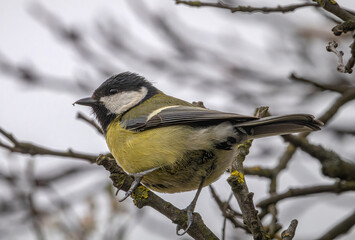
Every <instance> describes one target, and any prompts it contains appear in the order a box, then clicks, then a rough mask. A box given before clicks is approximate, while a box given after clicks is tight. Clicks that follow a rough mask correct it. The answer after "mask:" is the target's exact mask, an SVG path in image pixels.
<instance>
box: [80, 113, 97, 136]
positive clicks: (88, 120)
mask: <svg viewBox="0 0 355 240" xmlns="http://www.w3.org/2000/svg"><path fill="white" fill-rule="evenodd" d="M76 118H77V119H81V120H83V121H84V122H87V123H88V124H89V125H91V126H93V127H94V128H95V129H96V130H97V131H98V132H99V133H100V134H101V135H103V134H104V132H103V131H102V128H101V127H100V126H99V125H97V123H96V122H95V121H94V120H92V119H90V118H88V117H86V116H85V115H84V114H82V113H80V112H79V113H78V114H77V115H76Z"/></svg>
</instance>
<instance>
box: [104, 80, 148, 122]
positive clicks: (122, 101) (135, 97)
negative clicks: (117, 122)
mask: <svg viewBox="0 0 355 240" xmlns="http://www.w3.org/2000/svg"><path fill="white" fill-rule="evenodd" d="M147 93H148V89H147V88H146V87H142V88H141V89H140V90H139V91H128V92H119V93H116V94H114V95H110V96H105V97H102V98H100V102H102V103H103V104H104V105H105V107H106V108H107V109H108V110H109V111H110V113H115V114H117V115H119V114H121V113H123V112H125V111H127V110H128V109H130V108H131V107H133V106H135V105H136V104H137V103H139V102H140V101H141V100H143V98H145V96H146V95H147Z"/></svg>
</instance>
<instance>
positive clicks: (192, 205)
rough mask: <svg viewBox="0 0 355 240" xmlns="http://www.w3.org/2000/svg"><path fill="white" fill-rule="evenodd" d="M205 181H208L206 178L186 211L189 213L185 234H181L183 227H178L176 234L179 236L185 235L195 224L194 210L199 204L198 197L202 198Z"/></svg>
mask: <svg viewBox="0 0 355 240" xmlns="http://www.w3.org/2000/svg"><path fill="white" fill-rule="evenodd" d="M205 180H206V176H204V177H202V180H201V183H200V185H199V187H198V189H197V192H196V194H195V197H194V199H193V200H192V202H191V203H190V204H189V205H188V206H187V207H186V208H185V209H184V210H186V211H187V227H186V229H185V231H184V232H183V233H179V230H180V229H181V226H180V225H179V224H178V225H177V226H176V234H177V235H178V236H182V235H184V234H185V233H186V232H187V231H188V230H189V228H190V227H191V225H192V223H193V220H194V215H193V213H194V210H195V206H196V203H197V199H198V197H199V196H200V193H201V190H202V188H203V184H204V183H205Z"/></svg>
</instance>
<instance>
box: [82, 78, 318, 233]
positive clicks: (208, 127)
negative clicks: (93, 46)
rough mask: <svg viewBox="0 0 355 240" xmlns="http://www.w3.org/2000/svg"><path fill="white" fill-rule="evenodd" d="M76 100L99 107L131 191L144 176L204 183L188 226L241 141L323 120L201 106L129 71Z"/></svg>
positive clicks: (158, 184)
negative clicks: (205, 190) (129, 179)
mask: <svg viewBox="0 0 355 240" xmlns="http://www.w3.org/2000/svg"><path fill="white" fill-rule="evenodd" d="M75 104H80V105H86V106H90V107H91V108H92V109H93V112H94V114H95V116H96V118H97V120H98V122H99V123H100V125H101V127H102V129H103V131H104V133H105V137H106V142H107V145H108V147H109V149H110V151H111V153H112V155H113V156H114V158H115V159H116V161H117V163H118V165H119V166H120V167H121V168H122V169H123V170H124V171H125V172H126V173H127V174H130V175H132V176H134V177H135V181H134V183H133V184H132V187H131V189H130V190H129V191H128V192H127V193H126V196H125V198H127V197H128V196H129V195H130V194H131V192H132V191H133V190H134V188H135V187H136V186H137V185H138V184H139V183H140V182H141V183H142V184H144V185H145V186H146V187H148V188H150V189H152V190H154V191H158V192H163V193H176V192H184V191H190V190H195V189H198V191H197V193H196V196H195V198H194V201H193V202H192V203H191V204H190V205H189V207H188V208H187V212H188V227H189V226H190V225H191V223H192V219H193V215H192V213H193V210H194V206H195V204H196V200H197V197H198V194H199V193H200V191H201V189H202V187H204V186H207V185H210V184H211V183H213V182H214V181H216V180H217V179H218V177H220V176H221V175H222V174H223V173H224V172H225V170H226V169H227V168H228V167H229V166H230V165H231V163H232V161H233V154H234V152H235V150H236V148H237V145H238V144H240V143H243V142H245V141H246V140H248V139H255V138H262V137H268V136H273V135H282V134H290V133H298V132H305V131H314V130H319V129H320V127H321V126H322V123H321V122H320V121H318V120H315V119H314V117H313V116H312V115H309V114H292V115H285V116H276V117H275V116H274V117H266V118H256V117H252V116H245V115H239V114H235V113H225V112H220V111H214V110H209V109H206V108H201V107H196V106H194V105H193V104H191V103H188V102H186V101H183V100H180V99H177V98H174V97H171V96H168V95H166V94H164V93H163V92H161V91H160V90H158V89H157V88H155V87H154V86H153V85H152V84H151V83H150V82H149V81H147V80H146V79H145V78H144V77H142V76H139V75H137V74H135V73H130V72H124V73H120V74H118V75H115V76H112V77H110V78H109V79H107V80H106V81H105V82H103V83H102V84H101V85H100V86H99V87H98V88H97V89H96V90H95V91H94V93H93V95H92V96H91V97H88V98H83V99H80V100H78V101H76V102H75ZM125 198H124V199H125ZM188 227H187V229H188ZM187 229H186V231H187ZM186 231H185V232H186Z"/></svg>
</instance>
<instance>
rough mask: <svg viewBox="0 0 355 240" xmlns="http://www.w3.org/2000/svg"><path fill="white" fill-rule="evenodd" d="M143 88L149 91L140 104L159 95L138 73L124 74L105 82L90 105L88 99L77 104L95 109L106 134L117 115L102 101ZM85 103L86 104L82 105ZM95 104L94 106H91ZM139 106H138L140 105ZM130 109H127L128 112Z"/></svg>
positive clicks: (94, 95)
mask: <svg viewBox="0 0 355 240" xmlns="http://www.w3.org/2000/svg"><path fill="white" fill-rule="evenodd" d="M142 87H144V88H146V89H147V93H146V95H145V97H144V98H143V99H142V100H141V101H140V102H139V103H138V104H140V103H141V102H144V101H145V100H147V99H149V98H151V97H152V96H154V95H155V94H157V93H158V89H157V88H155V87H154V86H153V85H152V84H151V83H150V82H149V81H148V80H146V79H145V78H144V77H142V76H139V75H138V74H136V73H131V72H123V73H120V74H117V75H114V76H112V77H110V78H109V79H107V80H106V81H105V82H103V83H102V84H101V85H100V86H99V87H98V88H97V89H96V90H95V91H94V93H93V95H92V97H91V99H92V101H90V104H86V102H87V101H86V99H84V100H85V101H84V100H83V99H81V100H79V101H77V102H76V103H78V104H82V105H90V106H91V107H92V109H93V112H94V114H95V115H96V118H97V119H98V121H99V123H100V125H101V127H102V128H103V130H104V131H105V132H106V130H107V127H108V125H109V124H110V123H111V122H112V121H113V120H114V119H115V118H116V116H117V115H116V114H115V113H112V112H110V111H109V110H108V109H107V108H106V107H105V105H104V104H103V103H102V102H101V101H100V99H102V97H107V96H110V95H114V94H117V93H121V92H131V91H137V92H138V91H140V90H141V89H142ZM82 102H84V104H83V103H82ZM91 102H93V104H91ZM138 104H137V105H138ZM128 110H129V109H127V111H128Z"/></svg>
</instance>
